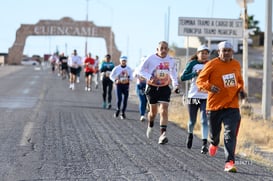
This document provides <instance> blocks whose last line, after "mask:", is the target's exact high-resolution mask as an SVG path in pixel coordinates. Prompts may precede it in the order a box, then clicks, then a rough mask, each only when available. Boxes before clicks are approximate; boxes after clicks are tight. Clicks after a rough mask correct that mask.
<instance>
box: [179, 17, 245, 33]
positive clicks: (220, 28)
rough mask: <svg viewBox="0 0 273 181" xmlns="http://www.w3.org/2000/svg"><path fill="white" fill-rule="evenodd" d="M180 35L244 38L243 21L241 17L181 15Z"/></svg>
mask: <svg viewBox="0 0 273 181" xmlns="http://www.w3.org/2000/svg"><path fill="white" fill-rule="evenodd" d="M178 35H179V36H202V37H208V36H209V37H226V38H242V37H243V21H242V20H240V19H219V18H198V17H179V19H178Z"/></svg>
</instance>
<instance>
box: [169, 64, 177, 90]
mask: <svg viewBox="0 0 273 181" xmlns="http://www.w3.org/2000/svg"><path fill="white" fill-rule="evenodd" d="M170 73H171V74H170V76H171V80H172V85H173V87H175V86H178V76H177V71H176V64H175V63H173V66H172V67H171V72H170Z"/></svg>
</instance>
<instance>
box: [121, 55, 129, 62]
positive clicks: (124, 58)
mask: <svg viewBox="0 0 273 181" xmlns="http://www.w3.org/2000/svg"><path fill="white" fill-rule="evenodd" d="M127 59H128V58H127V56H121V57H120V59H119V60H120V61H122V60H125V61H127Z"/></svg>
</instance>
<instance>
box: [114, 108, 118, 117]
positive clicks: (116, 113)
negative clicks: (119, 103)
mask: <svg viewBox="0 0 273 181" xmlns="http://www.w3.org/2000/svg"><path fill="white" fill-rule="evenodd" d="M118 115H119V110H116V112H115V114H114V118H117V117H118Z"/></svg>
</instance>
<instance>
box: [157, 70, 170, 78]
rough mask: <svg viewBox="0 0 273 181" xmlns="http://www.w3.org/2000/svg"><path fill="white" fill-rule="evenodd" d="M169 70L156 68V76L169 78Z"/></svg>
mask: <svg viewBox="0 0 273 181" xmlns="http://www.w3.org/2000/svg"><path fill="white" fill-rule="evenodd" d="M168 75H169V74H168V70H156V78H158V79H160V80H164V79H166V78H168Z"/></svg>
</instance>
